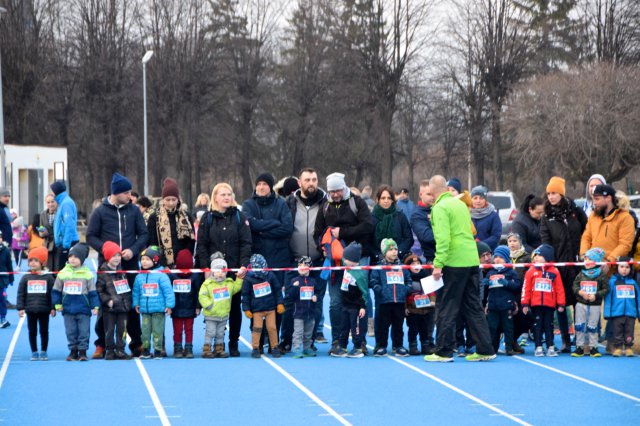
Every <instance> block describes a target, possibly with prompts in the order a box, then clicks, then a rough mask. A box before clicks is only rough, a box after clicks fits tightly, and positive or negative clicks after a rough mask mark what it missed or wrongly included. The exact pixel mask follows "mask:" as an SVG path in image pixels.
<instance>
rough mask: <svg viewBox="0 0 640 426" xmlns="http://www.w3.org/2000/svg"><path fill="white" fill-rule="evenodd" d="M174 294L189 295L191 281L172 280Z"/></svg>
mask: <svg viewBox="0 0 640 426" xmlns="http://www.w3.org/2000/svg"><path fill="white" fill-rule="evenodd" d="M173 292H174V293H191V280H173Z"/></svg>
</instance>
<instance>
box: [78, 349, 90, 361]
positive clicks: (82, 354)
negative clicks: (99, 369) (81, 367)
mask: <svg viewBox="0 0 640 426" xmlns="http://www.w3.org/2000/svg"><path fill="white" fill-rule="evenodd" d="M78 361H89V358H87V350H86V349H80V350H79V351H78Z"/></svg>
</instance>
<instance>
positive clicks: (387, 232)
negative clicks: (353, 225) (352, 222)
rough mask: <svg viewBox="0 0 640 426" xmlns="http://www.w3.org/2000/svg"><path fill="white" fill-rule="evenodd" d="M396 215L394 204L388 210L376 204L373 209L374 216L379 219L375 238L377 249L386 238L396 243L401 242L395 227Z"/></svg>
mask: <svg viewBox="0 0 640 426" xmlns="http://www.w3.org/2000/svg"><path fill="white" fill-rule="evenodd" d="M395 213H396V205H395V204H392V205H391V207H389V208H388V209H383V208H382V207H380V205H378V204H376V205H375V206H374V207H373V212H372V214H373V215H374V216H375V217H376V219H378V221H379V222H378V224H377V225H376V231H375V238H376V247H379V246H380V242H381V241H382V240H383V239H385V238H393V240H394V241H398V240H399V237H400V236H399V235H398V232H397V230H396V227H395V226H393V225H394V222H395V221H394V215H395Z"/></svg>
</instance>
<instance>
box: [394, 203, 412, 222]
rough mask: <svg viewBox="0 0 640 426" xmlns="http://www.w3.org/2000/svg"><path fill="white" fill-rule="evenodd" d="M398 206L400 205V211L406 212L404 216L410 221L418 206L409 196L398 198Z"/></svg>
mask: <svg viewBox="0 0 640 426" xmlns="http://www.w3.org/2000/svg"><path fill="white" fill-rule="evenodd" d="M396 206H397V207H398V211H399V212H401V213H402V214H404V217H405V218H406V219H407V221H409V219H411V215H412V214H413V210H414V209H415V208H416V207H415V204H413V201H411V200H410V199H409V198H405V199H404V200H397V201H396Z"/></svg>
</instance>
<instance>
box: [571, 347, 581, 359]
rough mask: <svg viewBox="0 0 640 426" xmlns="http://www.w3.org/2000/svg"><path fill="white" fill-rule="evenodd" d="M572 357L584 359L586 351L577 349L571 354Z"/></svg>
mask: <svg viewBox="0 0 640 426" xmlns="http://www.w3.org/2000/svg"><path fill="white" fill-rule="evenodd" d="M571 356H572V357H574V358H581V357H583V356H584V349H582V348H576V350H575V351H573V352H572V353H571Z"/></svg>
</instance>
